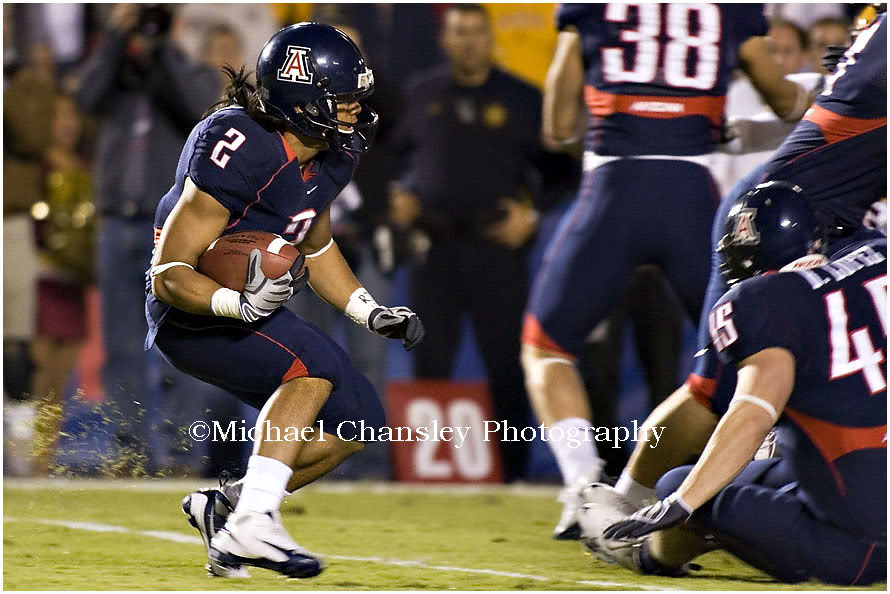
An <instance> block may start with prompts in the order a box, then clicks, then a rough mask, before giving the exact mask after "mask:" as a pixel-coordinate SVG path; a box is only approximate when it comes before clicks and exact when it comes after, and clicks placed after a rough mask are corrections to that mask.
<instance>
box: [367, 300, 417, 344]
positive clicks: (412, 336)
mask: <svg viewBox="0 0 890 594" xmlns="http://www.w3.org/2000/svg"><path fill="white" fill-rule="evenodd" d="M368 329H370V330H371V331H372V332H376V333H377V334H379V335H380V336H385V337H386V338H394V339H397V340H398V339H401V341H402V346H403V347H404V349H405V350H406V351H410V350H411V349H413V348H414V347H415V346H417V345H418V344H420V341H421V340H423V335H424V331H423V324H422V323H421V321H420V318H419V317H417V314H416V313H414V312H413V311H411V310H410V309H408V308H407V307H404V306H401V305H400V306H398V307H377V308H376V309H374V310H373V311H372V312H371V314H370V315H369V316H368Z"/></svg>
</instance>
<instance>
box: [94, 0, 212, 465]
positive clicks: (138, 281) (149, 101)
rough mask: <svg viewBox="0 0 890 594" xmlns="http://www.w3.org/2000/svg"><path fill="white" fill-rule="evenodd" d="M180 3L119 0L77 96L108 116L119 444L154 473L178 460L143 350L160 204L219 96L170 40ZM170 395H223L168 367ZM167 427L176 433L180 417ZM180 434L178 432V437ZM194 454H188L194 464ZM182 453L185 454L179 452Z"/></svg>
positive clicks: (112, 390)
mask: <svg viewBox="0 0 890 594" xmlns="http://www.w3.org/2000/svg"><path fill="white" fill-rule="evenodd" d="M174 9H175V6H174V5H169V4H156V5H151V4H146V5H139V4H118V5H116V6H115V7H114V9H113V10H112V12H111V17H110V21H109V26H108V29H107V31H106V32H105V35H104V38H103V39H102V41H101V42H100V44H99V46H98V48H97V49H96V50H95V52H94V53H93V55H92V56H91V57H90V58H89V60H88V61H87V62H86V64H85V65H84V68H83V72H82V73H81V80H80V88H79V90H78V93H77V101H78V103H79V104H80V106H81V107H82V108H83V109H85V110H87V111H88V112H90V113H93V114H95V115H97V116H100V117H101V119H102V122H101V129H100V132H99V140H98V147H97V151H96V155H95V159H94V161H95V162H94V166H95V168H94V182H95V188H96V192H95V200H96V208H97V210H98V213H99V215H100V227H99V236H98V254H97V262H98V263H97V266H98V271H97V272H98V282H99V290H100V294H101V299H102V326H103V329H104V331H103V337H104V342H105V351H106V362H105V368H104V370H103V381H104V383H105V390H106V394H107V397H108V399H109V400H110V401H111V402H112V403H113V404H114V406H115V408H116V409H117V412H116V415H119V416H120V417H121V422H120V426H119V427H118V428H117V438H118V441H119V443H120V444H121V445H122V446H123V447H125V448H133V449H134V450H136V451H141V450H142V449H143V448H147V451H146V452H145V453H146V454H147V455H148V456H149V460H148V469H149V470H156V469H159V468H163V467H165V466H168V465H170V464H171V463H172V461H171V459H170V458H169V457H168V454H167V453H166V452H165V451H164V448H165V447H166V445H165V444H161V443H160V441H159V440H160V432H159V431H156V430H155V429H156V426H154V425H153V423H158V422H160V419H158V407H157V405H156V404H154V403H153V398H154V396H155V392H154V389H155V388H156V387H157V386H156V384H157V382H150V381H149V370H150V368H151V367H152V365H157V364H158V363H157V360H155V359H154V358H150V357H147V356H146V353H145V352H144V350H143V341H144V337H145V332H146V322H145V313H144V310H143V303H144V291H145V276H144V275H145V271H146V270H147V269H148V268H149V265H150V260H151V252H152V237H153V236H154V227H153V221H154V212H155V208H156V206H157V202H158V200H159V199H160V197H161V196H163V195H164V193H165V192H166V191H167V190H168V189H169V187H170V185H171V184H172V181H173V180H172V179H171V178H170V177H169V176H170V175H171V173H170V172H174V171H176V163H177V160H178V158H179V152H180V149H181V148H182V144H183V143H184V142H185V140H186V137H187V135H188V133H189V131H190V130H191V128H192V126H193V125H194V124H195V123H196V122H197V121H198V120H199V119H200V117H201V114H202V113H203V111H204V110H205V109H206V108H207V107H208V106H209V105H211V104H212V103H213V102H214V101H215V100H216V98H217V97H218V95H219V93H220V90H221V80H220V77H219V76H218V75H217V73H216V72H215V71H214V70H213V68H211V67H209V66H207V65H204V64H200V63H197V62H194V61H192V60H190V59H189V58H188V57H187V56H186V55H185V54H184V53H183V52H182V50H180V49H179V48H178V47H177V46H176V45H175V44H174V43H173V41H172V40H171V38H170V31H171V29H172V28H173V27H174V26H175V18H176V15H175V13H174V12H173V10H174ZM163 370H164V371H163V372H162V373H163V378H164V379H163V386H164V389H165V399H166V401H167V402H173V403H175V405H176V409H177V410H178V411H179V412H180V416H181V417H187V416H192V417H193V418H200V417H198V416H197V415H199V414H202V413H203V410H204V407H205V405H206V400H207V398H208V394H209V393H216V392H218V391H217V390H216V389H215V388H211V387H210V386H208V385H206V384H201V383H200V382H197V380H191V379H190V378H187V377H186V376H184V375H183V374H180V373H178V372H175V371H174V370H173V369H172V368H171V367H170V366H169V365H166V364H164V365H163ZM183 420H185V419H181V418H177V419H176V422H173V423H172V427H171V423H166V422H165V423H164V428H165V429H167V430H169V431H173V432H174V433H176V431H177V430H178V427H177V422H181V421H183ZM174 437H175V436H174ZM198 453H199V452H198V450H193V451H192V453H191V454H185V455H184V457H185V458H186V459H188V462H185V463H184V464H187V466H189V467H191V468H192V469H194V468H196V467H197V466H198V465H199V463H198V462H196V460H195V456H196V455H197V454H198ZM179 454H180V455H182V452H179Z"/></svg>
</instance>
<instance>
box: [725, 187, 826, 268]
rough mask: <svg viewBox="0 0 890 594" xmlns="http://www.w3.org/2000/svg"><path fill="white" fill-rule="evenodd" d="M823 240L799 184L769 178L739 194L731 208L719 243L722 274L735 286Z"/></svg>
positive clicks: (814, 250) (817, 247)
mask: <svg viewBox="0 0 890 594" xmlns="http://www.w3.org/2000/svg"><path fill="white" fill-rule="evenodd" d="M822 244H823V241H822V237H821V229H820V226H819V223H818V221H817V219H816V215H815V214H814V213H813V210H812V209H811V208H810V205H809V202H807V199H806V198H805V197H804V195H803V191H802V190H801V189H800V187H799V186H796V185H794V184H790V183H788V182H783V181H770V182H766V183H763V184H760V185H759V186H757V187H755V188H754V189H753V190H751V191H750V192H748V193H747V194H745V195H744V196H742V197H740V198H738V199H736V201H735V203H734V204H733V205H732V207H731V208H730V210H729V214H728V215H727V217H726V220H725V221H724V222H723V237H722V238H720V241H719V242H718V243H717V254H718V255H719V257H720V274H721V275H722V276H723V278H724V279H725V280H726V282H727V284H728V285H729V286H733V285H735V284H736V283H738V282H740V281H743V280H745V279H747V278H751V277H752V276H756V275H758V274H762V273H764V272H768V271H770V270H779V269H780V268H782V267H783V266H785V265H786V264H788V263H790V262H792V261H794V260H796V259H798V258H800V257H802V256H806V255H808V254H815V253H820V252H821V250H822Z"/></svg>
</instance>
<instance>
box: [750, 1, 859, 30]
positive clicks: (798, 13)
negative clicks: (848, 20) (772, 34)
mask: <svg viewBox="0 0 890 594" xmlns="http://www.w3.org/2000/svg"><path fill="white" fill-rule="evenodd" d="M850 6H854V5H853V4H843V3H840V2H837V3H835V2H781V3H774V4H769V3H767V4H765V5H764V11H763V12H764V14H766V16H767V17H768V18H769V19H770V20H773V19H781V20H785V21H791V22H792V23H794V24H796V25H797V26H798V27H801V28H802V29H804V30H807V29H809V28H810V25H811V24H812V23H815V22H816V21H818V20H819V19H824V18H828V17H843V16H844V13H845V11H846V10H847V7H850Z"/></svg>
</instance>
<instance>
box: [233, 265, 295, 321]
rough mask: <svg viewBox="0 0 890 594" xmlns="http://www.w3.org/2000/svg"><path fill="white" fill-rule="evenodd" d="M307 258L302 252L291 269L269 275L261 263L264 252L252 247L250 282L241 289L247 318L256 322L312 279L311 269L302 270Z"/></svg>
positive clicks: (242, 302)
mask: <svg viewBox="0 0 890 594" xmlns="http://www.w3.org/2000/svg"><path fill="white" fill-rule="evenodd" d="M305 259H306V256H304V255H303V254H300V255H299V257H297V259H296V260H295V261H294V264H293V266H291V268H290V270H288V271H287V272H285V273H284V274H282V275H281V276H279V277H278V278H274V279H269V278H266V275H265V274H263V269H262V268H261V266H260V264H261V262H262V252H260V250H258V249H254V250H252V251H251V252H250V261H249V262H248V266H247V283H246V284H245V285H244V290H243V291H241V304H240V306H241V318H242V319H243V320H244V321H245V322H255V321H257V320H258V319H260V318H264V317H266V316H268V315H271V314H272V313H274V312H275V310H276V309H278V308H279V307H281V306H282V305H284V304H285V303H287V301H288V300H289V299H290V298H291V297H293V296H294V295H295V294H296V293H297V292H298V291H299V290H300V289H302V288H303V287H304V286H305V285H306V283H307V282H308V281H309V269H308V268H307V269H306V270H304V271H303V272H302V273H301V272H300V269H301V268H302V267H303V262H304V260H305Z"/></svg>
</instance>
